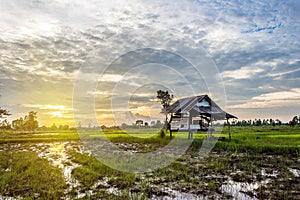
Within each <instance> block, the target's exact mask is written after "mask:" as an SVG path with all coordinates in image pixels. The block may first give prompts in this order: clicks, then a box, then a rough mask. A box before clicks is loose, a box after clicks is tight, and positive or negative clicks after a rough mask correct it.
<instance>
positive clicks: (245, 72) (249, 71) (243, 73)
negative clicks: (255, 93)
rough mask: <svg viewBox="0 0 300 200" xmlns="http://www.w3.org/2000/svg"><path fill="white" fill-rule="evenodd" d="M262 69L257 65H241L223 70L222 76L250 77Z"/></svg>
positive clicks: (234, 77)
mask: <svg viewBox="0 0 300 200" xmlns="http://www.w3.org/2000/svg"><path fill="white" fill-rule="evenodd" d="M263 71H264V70H263V69H261V68H258V67H242V68H240V69H237V70H232V71H224V72H223V73H222V76H223V77H224V78H233V79H250V78H252V77H253V76H255V75H256V74H258V73H261V72H263Z"/></svg>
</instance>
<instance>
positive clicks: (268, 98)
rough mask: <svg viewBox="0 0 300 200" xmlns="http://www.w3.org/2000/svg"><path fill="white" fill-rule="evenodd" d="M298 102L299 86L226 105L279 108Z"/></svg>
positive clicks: (299, 99) (233, 106) (299, 96)
mask: <svg viewBox="0 0 300 200" xmlns="http://www.w3.org/2000/svg"><path fill="white" fill-rule="evenodd" d="M299 102H300V88H293V89H290V90H288V91H280V92H271V93H266V94H261V95H259V96H256V97H253V98H251V99H250V100H249V101H247V102H246V103H242V104H237V105H232V106H228V107H229V108H254V109H255V108H280V107H290V106H292V105H293V106H296V105H298V104H299Z"/></svg>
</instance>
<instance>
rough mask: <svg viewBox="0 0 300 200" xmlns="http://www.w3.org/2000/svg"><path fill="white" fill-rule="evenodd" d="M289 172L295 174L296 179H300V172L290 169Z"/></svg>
mask: <svg viewBox="0 0 300 200" xmlns="http://www.w3.org/2000/svg"><path fill="white" fill-rule="evenodd" d="M289 171H290V172H291V173H293V174H294V176H295V177H297V178H299V177H300V171H299V170H298V169H292V168H289Z"/></svg>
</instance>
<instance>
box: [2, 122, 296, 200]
mask: <svg viewBox="0 0 300 200" xmlns="http://www.w3.org/2000/svg"><path fill="white" fill-rule="evenodd" d="M81 132H83V134H81V137H85V138H89V139H90V140H97V139H101V138H103V137H105V136H106V137H107V138H108V139H109V140H110V141H112V142H114V143H115V144H116V145H117V146H119V147H120V148H122V149H123V150H128V151H134V152H151V151H153V150H159V149H160V148H161V147H163V146H165V145H167V144H168V143H169V142H170V141H171V139H170V138H169V137H168V136H166V137H165V138H160V136H159V130H157V129H151V128H147V129H146V128H144V129H142V128H141V129H127V130H124V131H123V130H120V129H117V128H114V129H105V130H104V133H105V134H104V135H101V134H99V133H97V132H96V131H95V130H82V131H81ZM231 135H232V139H231V140H229V139H228V137H227V129H226V128H225V129H224V132H222V133H221V134H220V135H219V136H221V137H225V139H224V138H222V139H223V140H219V141H218V142H217V143H216V145H215V146H214V149H213V150H212V152H211V153H210V154H209V155H208V156H207V157H205V158H199V148H200V147H201V145H202V143H203V141H204V140H205V137H206V134H203V133H202V134H196V135H194V140H193V142H192V144H191V146H190V148H189V149H188V150H187V152H185V154H184V155H182V156H181V157H179V158H178V159H177V160H176V161H175V162H173V163H172V164H171V165H170V166H167V167H164V168H161V169H159V170H156V171H153V172H150V173H145V174H131V173H125V172H121V171H117V170H115V169H111V168H110V167H108V166H105V165H104V164H103V163H101V162H100V161H98V160H97V159H95V158H94V157H93V156H91V155H90V153H89V151H88V150H87V149H85V148H84V147H83V146H82V144H81V140H80V137H79V135H78V133H77V132H76V131H74V130H67V131H62V130H53V131H47V132H42V131H37V132H35V133H26V132H12V131H6V132H2V133H0V199H5V198H9V197H14V198H26V199H37V198H38V199H61V198H63V199H66V198H68V199H75V198H76V199H99V198H100V199H101V198H102V199H124V198H125V199H149V198H150V199H156V198H162V197H168V198H175V197H178V198H179V197H180V198H183V199H193V198H194V199H195V198H197V197H202V198H212V199H214V198H222V199H224V198H232V197H235V198H248V199H251V198H253V199H255V198H257V199H265V198H272V199H274V198H276V199H278V198H279V199H297V198H300V193H299V191H298V188H300V181H299V170H300V168H299V166H300V127H298V126H295V127H289V126H276V127H271V126H260V127H256V126H253V127H232V128H231ZM175 136H176V137H180V139H181V140H187V133H180V134H177V135H176V134H175Z"/></svg>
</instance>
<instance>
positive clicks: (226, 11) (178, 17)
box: [0, 0, 300, 113]
mask: <svg viewBox="0 0 300 200" xmlns="http://www.w3.org/2000/svg"><path fill="white" fill-rule="evenodd" d="M299 9H300V4H299V2H298V1H293V0H288V1H276V0H271V1H266V0H265V1H258V0H256V1H248V0H245V1H218V0H212V1H208V0H199V1H181V0H174V1H168V0H167V1H159V0H154V1H151V2H145V1H142V0H134V1H130V2H126V1H122V0H117V1H95V0H87V1H80V0H74V1H50V0H49V1H48V0H46V1H20V0H12V1H5V2H2V3H1V7H0V31H1V33H2V34H1V35H0V57H1V58H0V72H1V73H0V87H1V88H0V92H1V93H2V94H5V95H3V96H2V97H1V101H3V102H4V104H7V105H8V104H9V105H20V104H28V105H29V104H32V105H41V107H39V108H41V110H43V109H42V107H43V105H64V106H66V108H69V107H70V105H71V104H72V91H73V83H74V80H75V77H76V75H77V72H78V70H79V69H82V68H84V67H86V70H85V72H86V76H83V77H79V78H82V79H85V80H86V81H87V82H88V81H89V78H90V77H93V76H95V74H97V72H99V68H97V66H96V67H95V66H94V65H92V64H93V63H89V64H91V66H89V65H84V64H86V63H85V61H86V60H87V58H88V57H89V56H93V53H94V50H95V49H102V54H99V55H97V59H98V61H99V62H100V63H102V64H103V65H104V66H105V67H107V66H108V65H109V64H111V63H112V61H114V60H115V59H116V58H117V57H118V56H120V55H122V54H124V53H126V52H128V51H133V50H135V49H137V48H142V47H151V48H156V47H157V46H159V47H160V48H162V49H163V48H168V49H171V50H174V51H176V50H178V49H180V50H182V51H184V52H185V53H187V54H189V55H192V54H193V52H194V50H195V49H200V48H202V47H203V48H204V51H205V52H206V53H207V55H209V56H210V57H211V58H212V59H213V60H214V61H215V64H216V66H217V67H218V68H219V71H220V73H221V75H223V78H224V84H225V87H226V88H225V89H226V91H227V98H228V99H229V102H231V103H232V105H233V104H234V103H235V102H242V101H247V100H249V99H250V102H252V101H253V102H252V103H253V105H252V107H255V106H258V107H262V106H263V103H258V104H259V105H257V104H255V103H254V102H265V101H267V100H266V99H265V100H262V99H255V97H260V98H263V96H260V95H263V94H272V93H275V92H278V91H284V90H285V91H292V90H293V89H292V88H298V87H299V53H298V52H299V51H300V48H299V47H300V39H299V27H300V22H299V20H298V19H299V12H298V10H299ZM186 39H189V40H191V41H192V42H191V43H185V42H183V41H186ZM152 53H153V52H152ZM151 55H152V57H151ZM153 55H155V53H154V54H149V55H148V56H147V55H146V54H145V55H144V56H143V57H144V58H145V61H149V60H151V59H152V58H153V57H155V56H153ZM135 56H136V54H131V57H128V58H127V60H126V59H125V60H122V59H119V61H122V62H120V63H118V62H116V63H115V65H114V66H111V69H113V70H111V71H109V70H108V71H107V72H108V73H107V74H106V75H105V76H103V77H102V78H103V79H102V82H100V84H99V85H98V90H96V91H95V92H93V93H91V92H88V91H91V90H88V91H82V94H85V95H91V94H97V97H101V96H103V97H104V98H106V100H107V98H109V95H111V94H112V95H115V94H119V95H120V96H121V97H120V98H123V97H124V95H128V94H127V93H128V91H124V88H125V89H126V88H127V89H131V88H136V87H141V86H143V84H144V82H145V81H144V80H150V81H151V80H152V81H153V82H155V83H159V81H160V80H163V81H162V82H161V83H162V84H161V85H164V86H168V87H166V89H169V90H172V91H176V95H177V96H178V97H180V96H189V95H191V92H190V90H189V89H188V88H189V86H190V85H192V86H193V87H194V88H196V91H195V93H197V94H198V93H199V94H202V93H208V92H209V91H208V89H207V86H206V85H205V80H204V79H205V78H208V77H201V76H200V75H199V74H196V73H195V72H194V71H193V70H192V68H191V67H190V66H189V64H188V63H186V62H184V61H180V60H178V59H175V58H174V57H168V55H167V54H166V53H164V54H161V57H156V58H159V59H160V60H157V61H164V64H165V65H169V66H172V69H173V71H172V70H170V69H169V70H167V69H164V68H163V67H162V66H160V67H156V68H154V67H153V68H152V71H151V70H147V69H144V70H140V71H135V72H134V73H131V74H130V73H127V74H126V72H127V70H128V68H126V64H128V63H129V64H133V65H134V64H140V63H135V62H134V58H135ZM194 56H195V55H194ZM93 67H95V68H96V69H93ZM98 67H99V66H98ZM102 67H103V66H102ZM153 69H154V70H153ZM97 70H98V71H97ZM203 70H206V71H208V72H209V70H210V69H209V68H205V69H203ZM176 71H177V73H176ZM88 73H90V74H88ZM124 73H125V75H124ZM90 75H93V76H90ZM100 81H101V80H100ZM116 83H123V86H120V87H119V89H120V90H119V91H124V92H123V93H122V92H119V91H115V92H114V91H112V90H113V88H114V84H116ZM220 83H221V80H220ZM87 84H88V83H87ZM171 86H172V87H171ZM213 87H214V88H217V86H213ZM146 94H147V92H146V91H142V90H141V91H138V92H136V93H135V96H136V102H138V103H139V106H140V107H141V106H142V102H143V101H147V100H148V99H149V98H150V97H149V98H148V96H147V95H146ZM284 95H285V94H284ZM264 98H266V97H264ZM276 101H277V104H278V106H279V105H280V103H283V105H285V103H284V101H283V100H276ZM290 101H294V99H293V98H291V99H290ZM83 102H84V98H83ZM101 102H102V101H101ZM145 104H146V103H145ZM254 104H255V105H254ZM104 105H105V106H107V105H108V104H107V102H106V103H105V104H104ZM268 105H271V104H268ZM268 105H266V106H267V107H268ZM249 106H251V105H250V104H248V107H249ZM26 108H30V107H24V108H23V109H26ZM18 109H20V110H18ZM21 109H22V108H16V111H17V110H18V112H21ZM103 109H104V108H103ZM236 109H237V108H236ZM23 111H24V110H23ZM45 111H46V110H45ZM53 112H56V111H53ZM254 113H255V112H254Z"/></svg>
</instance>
